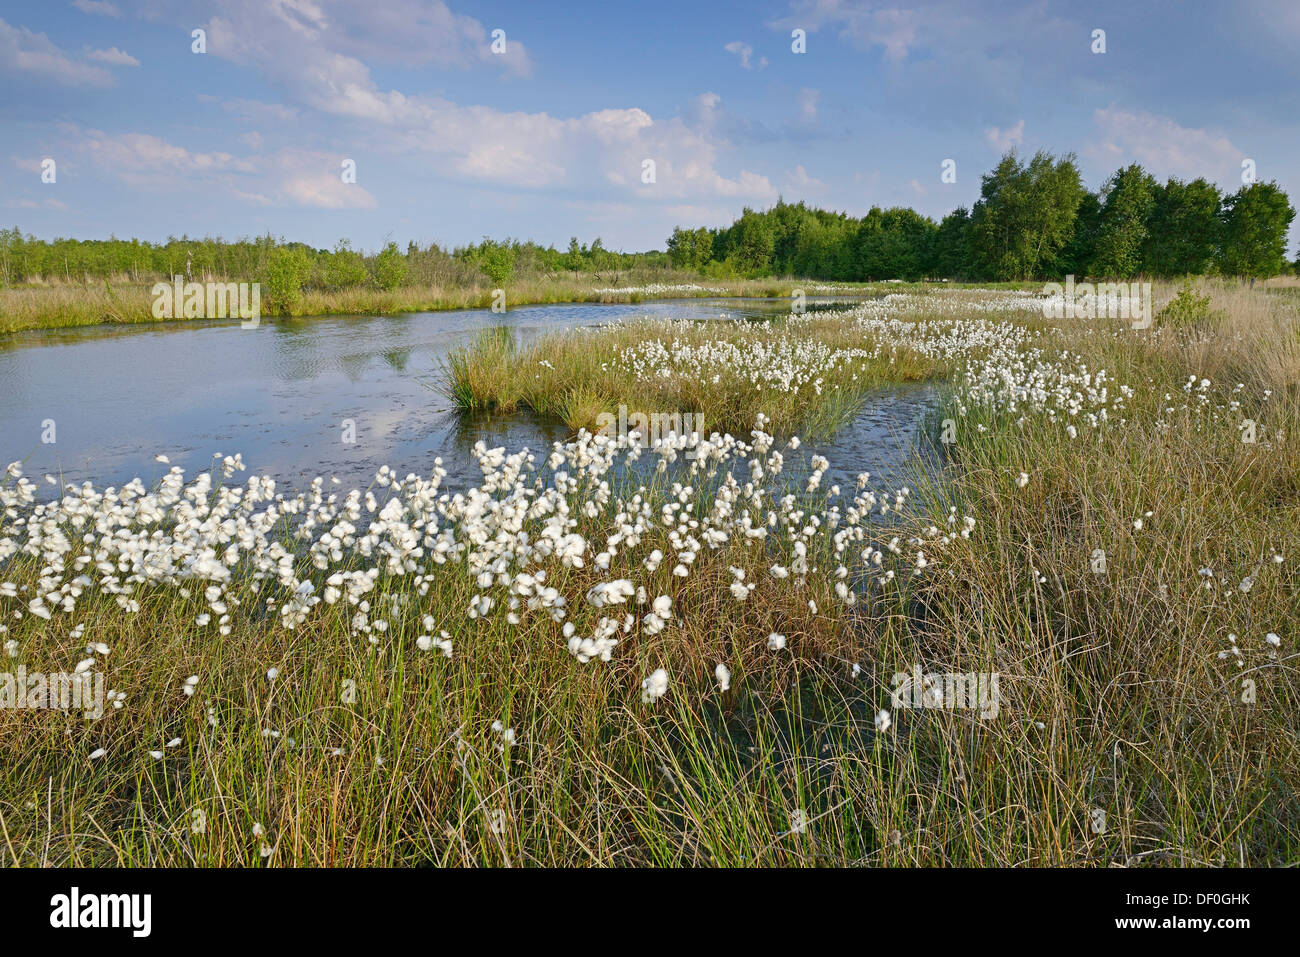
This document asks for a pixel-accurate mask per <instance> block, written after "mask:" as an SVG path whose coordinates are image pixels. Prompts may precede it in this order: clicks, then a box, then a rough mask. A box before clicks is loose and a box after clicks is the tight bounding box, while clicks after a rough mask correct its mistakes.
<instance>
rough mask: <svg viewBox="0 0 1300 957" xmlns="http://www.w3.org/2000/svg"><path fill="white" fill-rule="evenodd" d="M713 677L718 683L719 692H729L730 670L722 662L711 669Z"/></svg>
mask: <svg viewBox="0 0 1300 957" xmlns="http://www.w3.org/2000/svg"><path fill="white" fill-rule="evenodd" d="M713 677H714V678H715V679H716V680H717V682H718V690H719V691H729V690H731V669H730V668H728V667H727V666H726V665H724V664H723V663H722V662H718V667H716V668H714V669H713Z"/></svg>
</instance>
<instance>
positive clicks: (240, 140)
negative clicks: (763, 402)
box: [0, 0, 1300, 250]
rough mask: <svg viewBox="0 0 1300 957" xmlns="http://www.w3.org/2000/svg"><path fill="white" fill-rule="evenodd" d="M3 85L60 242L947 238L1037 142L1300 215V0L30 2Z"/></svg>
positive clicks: (44, 216) (22, 169)
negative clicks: (825, 235)
mask: <svg viewBox="0 0 1300 957" xmlns="http://www.w3.org/2000/svg"><path fill="white" fill-rule="evenodd" d="M195 29H203V30H204V31H205V35H206V47H207V52H206V53H205V54H202V55H200V54H196V53H193V52H192V51H191V46H192V42H193V41H192V39H191V34H192V31H193V30H195ZM497 29H500V30H503V31H505V42H506V49H505V53H504V54H497V53H493V52H492V50H491V44H492V31H494V30H497ZM794 29H802V30H804V31H806V36H807V40H806V45H807V51H806V52H805V53H802V54H798V53H795V52H793V51H792V49H791V43H792V41H791V31H792V30H794ZM1098 29H1101V30H1104V31H1105V44H1106V51H1105V52H1104V53H1094V52H1092V49H1091V47H1092V46H1093V43H1094V41H1093V38H1092V34H1093V31H1094V30H1098ZM0 84H2V88H3V91H4V92H3V96H0V168H3V170H4V175H3V176H0V221H3V222H4V224H5V225H18V226H20V227H21V228H22V229H23V230H24V231H25V232H31V233H35V234H36V235H38V236H41V237H45V238H51V237H54V236H77V237H82V238H92V237H107V236H108V235H110V234H116V235H118V236H138V237H140V238H144V239H152V240H159V239H165V238H166V237H167V236H168V235H181V234H189V235H191V236H201V235H220V236H224V237H226V238H234V237H238V236H247V235H255V234H260V233H265V232H267V231H270V232H272V233H274V234H276V235H283V236H285V237H286V238H289V239H299V240H303V241H305V242H309V243H312V244H313V245H317V246H327V245H332V244H333V243H334V242H335V241H336V240H337V239H339V238H340V237H349V238H350V239H352V241H353V242H354V244H355V245H358V246H360V247H362V248H366V249H374V248H376V247H377V246H379V245H381V244H382V243H383V242H385V241H386V240H389V239H393V240H396V241H397V242H399V243H400V244H403V245H404V244H405V243H406V241H407V240H409V239H414V240H417V241H419V242H422V243H423V242H428V241H437V242H440V243H443V244H446V245H456V244H462V243H466V242H470V241H473V240H476V239H478V238H479V237H481V236H483V235H485V234H486V235H492V236H494V237H503V236H507V235H509V236H515V237H519V238H531V239H535V240H537V241H539V242H542V243H555V244H556V245H558V246H563V245H564V244H566V243H567V241H568V238H569V237H570V236H573V235H577V236H579V237H581V238H582V239H583V240H584V241H590V240H591V239H592V238H594V237H595V236H601V237H602V238H603V239H604V240H605V243H606V245H607V246H609V247H611V248H621V249H627V250H637V249H649V248H663V243H664V239H665V238H666V236H667V235H668V234H669V232H670V231H671V229H672V227H673V226H674V225H678V224H680V225H689V226H698V225H711V226H712V225H722V224H725V223H728V222H730V221H731V220H732V219H733V218H735V216H736V215H738V214H739V212H740V211H741V209H742V208H743V207H744V206H746V205H748V206H755V207H761V206H766V205H770V204H771V203H772V202H774V201H775V200H776V199H777V197H778V196H784V197H785V198H786V199H787V200H792V201H793V200H797V199H803V200H806V201H808V202H809V203H811V204H815V205H819V206H823V207H827V208H834V209H842V210H846V211H848V212H850V213H853V214H855V215H861V214H862V213H864V212H866V210H867V209H869V208H870V207H871V206H873V205H880V206H891V205H905V206H912V207H913V208H915V209H917V210H919V211H920V212H923V213H926V214H928V215H931V216H934V217H936V218H938V217H940V216H942V215H943V214H944V213H946V212H948V211H949V210H951V209H952V208H954V207H956V206H958V205H969V204H970V203H971V202H973V200H974V199H975V198H976V197H977V196H978V194H979V176H980V174H981V173H982V172H985V171H986V170H988V169H989V168H990V167H991V166H992V165H993V164H994V163H995V162H996V160H997V158H998V157H999V155H1000V154H1001V152H1002V151H1003V150H1004V149H1006V148H1008V147H1011V146H1015V147H1017V148H1018V149H1020V150H1021V151H1022V152H1032V151H1033V150H1035V149H1038V148H1047V149H1050V150H1052V151H1054V152H1066V151H1073V152H1075V153H1077V154H1078V157H1079V160H1080V163H1081V166H1082V168H1083V171H1084V175H1085V177H1086V179H1087V180H1088V183H1089V185H1090V186H1093V187H1096V186H1098V185H1099V184H1100V183H1101V182H1102V181H1103V180H1104V179H1105V177H1106V176H1107V175H1108V174H1109V173H1110V172H1112V171H1113V170H1114V169H1116V168H1117V167H1119V166H1122V165H1126V164H1128V163H1130V162H1133V161H1137V162H1140V163H1142V164H1143V165H1144V166H1146V167H1147V168H1148V169H1149V170H1151V171H1152V172H1153V173H1155V174H1156V175H1157V176H1159V177H1161V178H1162V179H1163V178H1164V177H1167V176H1171V175H1174V176H1180V177H1183V178H1192V177H1195V176H1205V177H1206V178H1208V179H1212V180H1214V181H1216V182H1218V183H1219V184H1220V185H1221V186H1223V187H1224V188H1225V189H1228V190H1235V189H1236V188H1237V187H1238V186H1240V185H1241V175H1242V173H1241V164H1242V162H1243V160H1246V159H1250V160H1253V161H1254V164H1255V168H1256V170H1257V175H1258V178H1259V179H1261V180H1273V179H1275V180H1277V181H1278V182H1279V183H1280V184H1281V185H1282V187H1283V188H1284V189H1286V190H1287V192H1288V193H1289V194H1290V195H1291V196H1292V197H1293V203H1294V202H1296V200H1297V199H1300V159H1298V158H1300V120H1298V119H1297V117H1300V0H1254V2H1250V0H1246V2H1209V0H1149V2H1145V3H1143V2H1126V3H1111V2H1099V3H1088V4H1085V3H1079V2H1055V0H1038V2H1010V0H1007V2H998V0H988V2H980V3H973V2H956V0H936V2H930V0H917V2H908V0H890V2H887V3H873V2H866V0H860V2H858V0H779V2H778V0H755V2H745V3H709V2H699V0H697V2H692V3H677V2H656V3H654V4H632V3H613V2H608V0H605V2H564V3H560V2H537V0H529V2H487V3H468V2H457V0H450V2H449V3H444V2H440V0H391V2H389V0H367V2H365V3H360V2H355V0H231V2H224V3H201V2H183V0H176V2H172V0H139V2H133V0H73V2H65V0H34V2H26V0H6V2H5V3H4V4H3V5H0ZM46 158H52V159H54V160H55V162H56V181H55V182H54V183H43V182H42V180H41V163H42V160H44V159H46ZM346 159H351V160H353V161H355V163H356V170H357V176H356V182H355V183H344V182H343V181H342V179H341V177H340V175H339V174H340V169H341V164H342V163H343V161H344V160H346ZM647 159H651V160H653V161H654V163H655V181H654V182H653V183H643V182H642V169H643V163H644V161H645V160H647ZM945 159H952V160H954V161H955V162H956V170H957V180H956V182H955V183H943V182H941V181H940V172H941V165H942V163H943V161H944V160H945ZM1297 234H1300V230H1294V229H1293V242H1292V244H1291V245H1292V247H1294V245H1295V242H1294V239H1295V237H1296V236H1297Z"/></svg>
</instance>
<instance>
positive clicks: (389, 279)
mask: <svg viewBox="0 0 1300 957" xmlns="http://www.w3.org/2000/svg"><path fill="white" fill-rule="evenodd" d="M405 281H406V258H405V257H404V256H403V255H402V254H401V253H400V252H398V249H397V243H389V244H388V245H387V246H385V247H384V248H383V249H382V250H381V251H380V253H379V255H378V256H376V257H375V285H376V286H378V287H379V288H380V289H383V290H393V289H396V288H397V287H398V286H400V285H401V284H402V283H403V282H405Z"/></svg>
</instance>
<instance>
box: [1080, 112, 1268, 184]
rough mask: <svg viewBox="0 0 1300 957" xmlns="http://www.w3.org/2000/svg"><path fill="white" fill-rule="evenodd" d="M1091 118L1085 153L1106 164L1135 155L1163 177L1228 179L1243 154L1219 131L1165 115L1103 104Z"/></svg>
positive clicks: (1120, 163) (1236, 170)
mask: <svg viewBox="0 0 1300 957" xmlns="http://www.w3.org/2000/svg"><path fill="white" fill-rule="evenodd" d="M1092 119H1093V125H1094V127H1095V129H1096V131H1097V132H1096V136H1094V137H1093V139H1092V141H1091V145H1090V146H1089V147H1088V148H1087V149H1086V150H1085V151H1084V155H1085V156H1086V157H1087V158H1088V159H1089V160H1091V161H1093V162H1096V163H1098V164H1100V165H1104V166H1105V168H1107V169H1116V168H1118V167H1120V166H1124V165H1127V164H1128V163H1132V162H1134V161H1135V160H1136V161H1137V162H1139V163H1141V164H1142V165H1143V166H1144V167H1146V169H1147V170H1148V171H1149V172H1151V173H1152V174H1154V175H1155V176H1157V177H1159V178H1162V179H1163V178H1166V177H1169V176H1177V177H1180V178H1183V179H1193V178H1195V177H1197V176H1206V177H1207V178H1211V179H1218V180H1219V181H1220V182H1230V181H1232V180H1233V178H1234V177H1235V176H1237V175H1238V174H1239V173H1240V170H1241V161H1242V159H1243V158H1244V157H1245V155H1246V154H1245V153H1244V152H1243V151H1242V150H1241V149H1240V148H1238V147H1237V146H1235V145H1233V143H1232V141H1231V140H1229V139H1228V137H1227V136H1225V135H1223V134H1222V133H1216V132H1213V131H1211V130H1208V129H1197V128H1194V127H1187V126H1181V125H1179V124H1178V123H1177V122H1175V121H1174V120H1172V119H1170V118H1169V117H1167V116H1159V115H1157V114H1154V113H1145V112H1142V111H1136V110H1122V109H1117V108H1114V107H1108V108H1106V109H1099V110H1095V111H1094V112H1093V114H1092Z"/></svg>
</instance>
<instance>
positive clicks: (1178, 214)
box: [1142, 179, 1223, 276]
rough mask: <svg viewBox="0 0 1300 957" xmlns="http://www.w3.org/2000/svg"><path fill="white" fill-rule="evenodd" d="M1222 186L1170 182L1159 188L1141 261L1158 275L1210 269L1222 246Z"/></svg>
mask: <svg viewBox="0 0 1300 957" xmlns="http://www.w3.org/2000/svg"><path fill="white" fill-rule="evenodd" d="M1222 202H1223V197H1222V195H1221V194H1220V192H1219V187H1217V186H1215V185H1214V184H1213V183H1210V182H1207V181H1206V180H1204V179H1194V180H1192V181H1191V182H1190V183H1184V182H1183V181H1182V180H1179V179H1170V180H1169V182H1167V183H1165V185H1164V186H1161V187H1158V188H1157V189H1156V194H1155V206H1154V207H1153V208H1152V210H1151V218H1150V221H1149V224H1148V227H1147V238H1146V243H1145V244H1144V245H1143V247H1142V261H1143V263H1144V267H1145V269H1146V270H1147V271H1148V272H1151V273H1154V274H1155V275H1157V276H1183V275H1188V274H1201V273H1204V272H1206V271H1208V270H1209V268H1210V265H1211V263H1212V262H1213V260H1214V251H1215V249H1217V248H1218V244H1219V228H1220V221H1219V207H1220V205H1221V203H1222Z"/></svg>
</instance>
